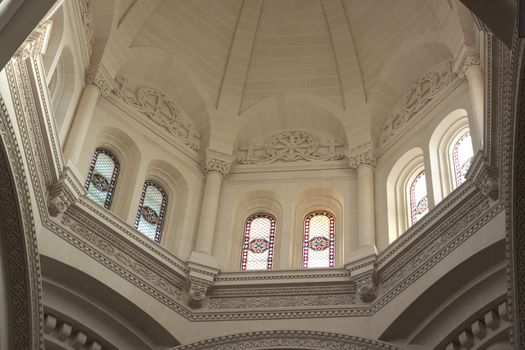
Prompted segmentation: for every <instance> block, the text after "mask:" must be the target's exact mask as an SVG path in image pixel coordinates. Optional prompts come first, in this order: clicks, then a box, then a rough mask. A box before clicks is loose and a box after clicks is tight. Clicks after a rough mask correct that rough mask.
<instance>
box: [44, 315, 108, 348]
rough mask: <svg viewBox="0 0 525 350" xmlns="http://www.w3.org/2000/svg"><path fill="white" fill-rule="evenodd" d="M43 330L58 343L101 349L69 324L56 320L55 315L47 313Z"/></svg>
mask: <svg viewBox="0 0 525 350" xmlns="http://www.w3.org/2000/svg"><path fill="white" fill-rule="evenodd" d="M44 332H45V334H46V335H47V336H49V337H53V338H55V339H57V340H58V341H59V342H60V343H63V344H67V345H69V344H70V345H71V346H73V348H75V349H89V350H102V349H103V348H102V345H100V343H99V342H97V341H96V340H93V338H92V336H91V335H89V336H88V335H87V334H86V333H84V332H82V331H81V330H78V329H76V328H75V327H73V326H72V325H71V324H69V323H67V322H63V321H60V320H58V319H57V318H56V317H55V316H53V315H50V314H47V315H46V316H45V320H44Z"/></svg>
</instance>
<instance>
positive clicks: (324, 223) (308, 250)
mask: <svg viewBox="0 0 525 350" xmlns="http://www.w3.org/2000/svg"><path fill="white" fill-rule="evenodd" d="M334 248H335V220H334V216H333V215H332V214H330V213H328V212H325V211H317V212H313V213H310V214H308V216H306V218H305V219H304V239H303V267H304V268H311V267H334Z"/></svg>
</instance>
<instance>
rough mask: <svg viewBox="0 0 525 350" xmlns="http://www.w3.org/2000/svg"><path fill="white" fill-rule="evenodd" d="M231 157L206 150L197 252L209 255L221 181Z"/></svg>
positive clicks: (228, 168) (211, 247)
mask: <svg viewBox="0 0 525 350" xmlns="http://www.w3.org/2000/svg"><path fill="white" fill-rule="evenodd" d="M231 162H232V157H231V156H230V155H227V154H225V153H222V152H217V151H213V150H210V149H207V150H206V167H205V169H204V171H205V173H206V184H205V187H204V195H203V197H202V206H201V216H200V221H199V230H198V233H197V243H196V245H195V250H196V251H197V252H201V253H205V254H209V255H211V252H212V249H213V236H214V234H215V224H216V221H217V209H218V207H219V199H220V193H221V187H222V180H223V178H224V176H225V175H226V174H227V173H228V171H229V170H230V164H231Z"/></svg>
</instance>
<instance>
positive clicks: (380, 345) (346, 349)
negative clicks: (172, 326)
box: [171, 330, 401, 350]
mask: <svg viewBox="0 0 525 350" xmlns="http://www.w3.org/2000/svg"><path fill="white" fill-rule="evenodd" d="M200 349H206V350H223V349H239V350H241V349H246V350H249V349H250V350H251V349H254V350H255V349H261V350H262V349H281V350H284V349H297V350H300V349H315V350H331V349H333V350H379V349H388V350H401V348H399V347H397V346H394V345H391V344H388V343H384V342H380V341H376V340H371V339H365V338H360V337H353V336H350V335H343V334H336V333H328V332H317V331H302V330H290V331H262V332H249V333H240V334H233V335H228V336H225V337H218V338H213V339H207V340H202V341H200V342H196V343H193V344H188V345H181V346H178V347H175V348H173V349H171V350H200Z"/></svg>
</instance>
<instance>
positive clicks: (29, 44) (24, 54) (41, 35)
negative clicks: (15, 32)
mask: <svg viewBox="0 0 525 350" xmlns="http://www.w3.org/2000/svg"><path fill="white" fill-rule="evenodd" d="M52 25H53V21H51V20H47V21H44V22H42V23H40V24H39V25H38V26H37V27H36V28H35V29H34V30H33V31H32V32H31V34H29V37H28V38H27V39H26V40H25V41H24V43H23V44H22V45H21V46H20V47H19V48H18V50H17V51H16V52H15V54H14V55H13V57H16V58H18V59H26V58H28V57H36V56H38V55H41V54H43V53H44V52H45V50H46V45H47V42H48V39H49V34H50V32H51V26H52Z"/></svg>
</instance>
